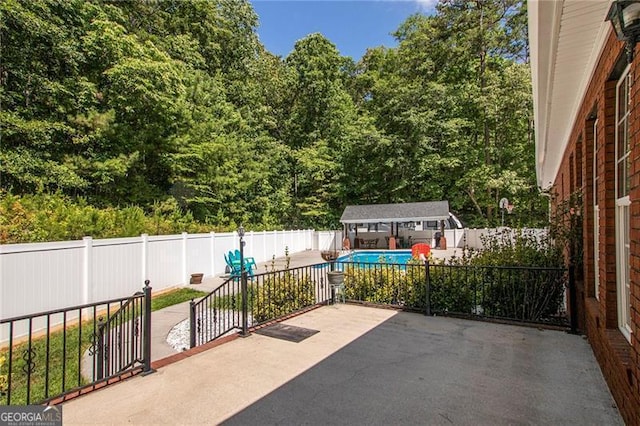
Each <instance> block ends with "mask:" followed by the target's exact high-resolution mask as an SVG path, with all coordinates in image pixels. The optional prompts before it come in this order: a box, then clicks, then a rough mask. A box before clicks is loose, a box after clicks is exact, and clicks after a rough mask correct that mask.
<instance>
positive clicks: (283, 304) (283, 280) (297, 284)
mask: <svg viewBox="0 0 640 426" xmlns="http://www.w3.org/2000/svg"><path fill="white" fill-rule="evenodd" d="M328 270H329V268H328V267H327V264H326V263H319V264H316V265H310V266H304V267H299V268H290V269H286V270H283V271H273V272H266V273H262V274H257V275H254V276H252V277H246V276H245V277H246V280H247V284H246V287H245V288H246V290H244V291H243V285H242V277H234V278H230V279H229V280H227V281H225V282H224V283H223V284H222V285H220V286H219V287H218V288H216V289H215V290H213V291H212V292H211V293H209V295H207V296H205V297H203V298H202V299H200V300H199V301H198V302H193V301H192V302H191V311H190V312H191V316H190V324H191V330H190V343H191V347H192V348H193V347H195V346H199V345H202V344H204V343H207V342H209V341H211V340H215V339H217V338H219V337H221V336H224V335H226V334H228V333H230V332H238V331H241V332H245V333H246V331H247V330H246V329H245V325H246V327H255V326H258V325H260V324H263V323H265V322H268V321H271V320H274V319H278V318H281V317H283V316H286V315H289V314H291V313H294V312H297V311H300V310H302V309H305V308H308V307H310V306H314V305H318V304H321V303H326V302H328V301H329V300H330V299H331V297H332V294H331V289H330V287H329V285H328V279H327V271H328ZM245 301H246V309H244V306H245ZM245 311H246V314H244V313H243V312H245Z"/></svg>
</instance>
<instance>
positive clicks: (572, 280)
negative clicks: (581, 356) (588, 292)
mask: <svg viewBox="0 0 640 426" xmlns="http://www.w3.org/2000/svg"><path fill="white" fill-rule="evenodd" d="M569 310H570V312H569V321H570V327H571V330H570V331H569V332H570V333H571V334H578V299H577V295H576V273H575V266H574V265H573V263H571V264H570V265H569Z"/></svg>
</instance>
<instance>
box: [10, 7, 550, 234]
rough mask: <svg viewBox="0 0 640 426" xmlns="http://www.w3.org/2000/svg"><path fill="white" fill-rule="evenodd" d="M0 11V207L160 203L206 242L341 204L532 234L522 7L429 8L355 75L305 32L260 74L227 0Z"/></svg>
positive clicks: (320, 221)
mask: <svg viewBox="0 0 640 426" xmlns="http://www.w3.org/2000/svg"><path fill="white" fill-rule="evenodd" d="M0 13H1V21H0V31H1V32H2V34H1V36H2V61H1V63H0V81H1V86H2V91H1V92H0V102H1V106H2V108H1V110H0V123H1V125H2V140H1V146H0V148H1V149H0V196H2V197H9V196H12V197H15V196H22V195H29V196H32V195H33V194H57V195H54V196H59V197H61V199H64V200H81V201H80V203H81V204H82V203H86V204H88V205H91V206H93V207H96V208H104V209H113V208H117V207H127V206H129V207H130V206H139V207H140V208H142V209H143V210H146V211H147V212H152V211H153V210H154V206H157V205H158V203H169V204H168V205H175V206H176V209H178V210H181V211H182V213H181V214H183V215H187V216H185V217H192V218H193V219H194V220H195V221H197V222H200V223H204V224H209V225H211V226H212V227H215V228H216V229H225V228H230V227H233V226H235V225H237V224H239V223H244V224H245V226H251V227H253V228H254V229H260V228H273V227H313V228H326V227H334V226H336V225H337V224H338V218H339V216H340V214H341V213H342V210H343V208H344V206H345V205H347V204H363V203H387V202H409V201H427V200H440V199H448V200H449V201H450V204H451V206H452V209H453V210H455V211H456V212H458V213H459V215H460V216H461V217H462V218H463V219H464V220H465V221H466V222H467V223H468V224H471V225H495V224H496V223H497V221H498V219H499V218H498V215H497V212H496V210H497V202H498V200H499V199H500V198H502V197H508V198H509V199H510V200H512V202H514V204H515V205H516V209H515V212H516V215H515V216H514V217H513V218H512V219H513V221H514V222H519V223H520V224H525V225H537V224H539V223H540V221H541V220H544V217H545V211H546V210H545V206H544V199H541V198H540V197H538V194H537V188H536V185H535V172H534V157H533V150H534V147H533V139H532V128H531V94H530V92H531V88H530V77H529V67H528V63H527V62H528V55H527V50H526V46H527V44H526V10H525V5H524V2H523V1H516V0H499V1H496V0H474V1H467V0H464V1H463V0H441V1H440V3H439V4H438V6H437V11H436V13H435V14H434V15H433V16H425V15H421V14H416V15H414V16H411V17H410V18H408V19H407V20H406V21H405V22H404V23H403V24H402V25H401V26H400V28H398V30H397V32H396V33H395V37H396V38H397V40H398V47H396V48H384V47H376V48H372V49H369V50H368V52H367V53H366V54H365V56H364V57H363V58H362V59H361V60H360V61H358V62H355V61H354V60H353V59H351V58H348V57H343V56H341V55H340V53H339V51H338V50H337V48H336V46H335V45H334V44H333V43H331V41H330V40H328V39H327V38H326V37H324V36H323V35H321V34H310V35H308V36H307V37H305V38H303V39H301V40H299V41H298V42H297V43H296V44H295V47H294V49H293V51H292V52H291V53H290V54H289V55H288V56H287V57H286V58H281V57H278V56H274V55H273V54H271V53H269V52H268V51H266V50H265V48H264V46H262V45H261V43H260V42H259V40H258V37H257V35H256V27H257V24H258V17H257V16H256V14H255V12H254V10H253V9H252V7H251V5H250V3H248V2H247V1H246V0H211V1H184V0H164V1H153V0H149V1H139V0H135V1H121V0H118V1H95V2H88V1H84V0H31V1H22V0H5V1H3V2H2V3H1V4H0ZM354 36H357V34H355V35H354ZM47 196H48V197H51V195H47ZM69 202H71V201H69ZM27 204H28V203H27ZM5 220H6V218H5Z"/></svg>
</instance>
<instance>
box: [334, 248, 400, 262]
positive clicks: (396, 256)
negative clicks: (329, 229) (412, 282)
mask: <svg viewBox="0 0 640 426" xmlns="http://www.w3.org/2000/svg"><path fill="white" fill-rule="evenodd" d="M409 259H411V250H366V251H354V252H353V253H349V254H346V255H344V256H340V257H339V258H338V259H336V262H337V263H392V264H394V263H395V264H403V265H404V264H406V263H407V262H408V261H409Z"/></svg>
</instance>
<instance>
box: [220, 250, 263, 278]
mask: <svg viewBox="0 0 640 426" xmlns="http://www.w3.org/2000/svg"><path fill="white" fill-rule="evenodd" d="M236 253H237V254H236ZM227 256H228V257H225V258H228V259H229V263H230V264H231V265H233V268H232V270H233V269H234V268H235V270H237V273H238V276H240V270H241V268H240V250H236V251H235V252H233V251H229V253H228V255H227ZM257 268H258V267H257V265H256V262H255V259H253V257H250V258H249V257H245V258H244V269H245V271H247V273H248V274H249V276H253V271H254V270H255V269H257Z"/></svg>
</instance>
